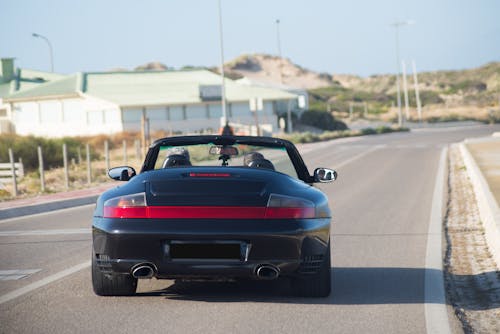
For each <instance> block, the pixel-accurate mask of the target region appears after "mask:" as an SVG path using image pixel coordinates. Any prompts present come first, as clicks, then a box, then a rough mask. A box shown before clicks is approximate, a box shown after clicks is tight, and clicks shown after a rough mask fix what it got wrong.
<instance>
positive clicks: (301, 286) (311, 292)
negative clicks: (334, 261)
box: [292, 243, 331, 297]
mask: <svg viewBox="0 0 500 334" xmlns="http://www.w3.org/2000/svg"><path fill="white" fill-rule="evenodd" d="M292 288H293V289H294V291H296V293H297V295H299V296H301V297H328V296H329V295H330V292H331V259H330V243H328V249H327V251H326V253H325V257H324V259H323V263H322V264H321V268H320V269H319V271H318V272H317V273H316V274H302V275H299V276H298V277H294V278H293V279H292Z"/></svg>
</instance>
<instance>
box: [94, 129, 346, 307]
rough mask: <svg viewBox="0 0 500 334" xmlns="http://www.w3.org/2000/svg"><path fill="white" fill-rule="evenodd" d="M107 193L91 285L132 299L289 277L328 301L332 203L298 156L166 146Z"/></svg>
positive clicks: (158, 146) (213, 142)
mask: <svg viewBox="0 0 500 334" xmlns="http://www.w3.org/2000/svg"><path fill="white" fill-rule="evenodd" d="M109 176H110V177H111V178H113V179H115V180H120V181H127V183H125V184H123V185H121V186H119V187H116V188H113V189H111V190H108V191H106V192H104V193H103V194H102V195H101V196H100V197H99V199H98V200H97V206H96V209H95V212H94V218H93V251H92V284H93V288H94V292H95V293H96V294H98V295H103V296H104V295H106V296H107V295H114V296H116V295H131V294H134V293H135V291H136V287H137V279H139V278H152V277H156V278H159V279H207V280H209V279H223V280H224V279H227V280H235V279H239V278H240V279H241V278H254V279H262V280H272V279H278V278H280V277H288V278H289V279H291V280H292V281H291V282H292V287H293V289H294V291H295V292H296V293H297V294H299V295H301V296H310V297H322V296H328V295H329V294H330V286H331V284H330V220H331V212H330V209H329V207H328V199H327V197H326V196H325V195H324V194H323V193H322V192H321V191H319V190H318V189H317V188H315V187H313V186H312V184H313V183H316V182H330V181H333V180H335V178H336V176H337V174H336V172H335V171H334V170H331V169H328V168H316V169H315V170H314V173H313V175H310V174H309V172H308V170H307V167H306V165H305V164H304V161H303V160H302V158H301V156H300V154H299V152H298V151H297V149H296V148H295V146H294V145H293V144H292V143H290V142H289V141H286V140H282V139H277V138H269V137H247V136H183V137H171V138H165V139H160V140H157V141H156V142H154V143H153V144H152V145H151V147H150V148H149V151H148V153H147V156H146V159H145V161H144V164H143V166H142V168H141V171H140V173H139V174H137V175H136V171H135V170H134V169H133V168H132V167H128V166H123V167H116V168H112V169H110V170H109Z"/></svg>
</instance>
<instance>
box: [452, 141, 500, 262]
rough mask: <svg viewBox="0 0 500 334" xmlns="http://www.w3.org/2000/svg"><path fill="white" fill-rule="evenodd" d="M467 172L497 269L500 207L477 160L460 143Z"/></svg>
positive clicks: (498, 260) (499, 241) (499, 242)
mask: <svg viewBox="0 0 500 334" xmlns="http://www.w3.org/2000/svg"><path fill="white" fill-rule="evenodd" d="M459 148H460V152H461V153H462V158H463V159H464V163H465V167H466V168H467V174H468V175H469V178H470V179H471V182H472V185H473V187H474V193H475V194H476V201H477V206H478V208H479V216H480V217H481V222H482V224H483V227H484V235H485V237H486V242H487V244H488V248H489V250H490V253H491V255H492V256H493V260H494V261H495V263H496V266H497V269H498V270H500V209H499V208H498V204H497V202H496V200H495V197H493V194H492V193H491V190H490V187H489V186H488V183H487V182H486V180H485V178H484V176H483V174H482V173H481V170H480V169H479V167H478V166H477V164H476V161H475V160H474V158H473V157H472V155H471V154H470V152H469V150H468V149H467V146H465V144H464V143H460V144H459Z"/></svg>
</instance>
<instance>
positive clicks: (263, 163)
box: [248, 159, 274, 170]
mask: <svg viewBox="0 0 500 334" xmlns="http://www.w3.org/2000/svg"><path fill="white" fill-rule="evenodd" d="M248 167H252V168H265V169H270V170H274V165H273V163H272V162H271V161H269V160H267V159H255V160H253V161H250V162H249V163H248Z"/></svg>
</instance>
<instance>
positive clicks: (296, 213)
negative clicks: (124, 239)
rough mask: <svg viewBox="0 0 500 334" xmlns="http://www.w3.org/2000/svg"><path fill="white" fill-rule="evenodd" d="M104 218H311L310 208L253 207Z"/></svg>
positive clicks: (129, 211) (159, 209) (121, 211)
mask: <svg viewBox="0 0 500 334" xmlns="http://www.w3.org/2000/svg"><path fill="white" fill-rule="evenodd" d="M104 217H105V218H163V219H216V218H219V219H298V218H314V217H315V209H314V208H309V207H307V208H268V207H253V206H147V207H104Z"/></svg>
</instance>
